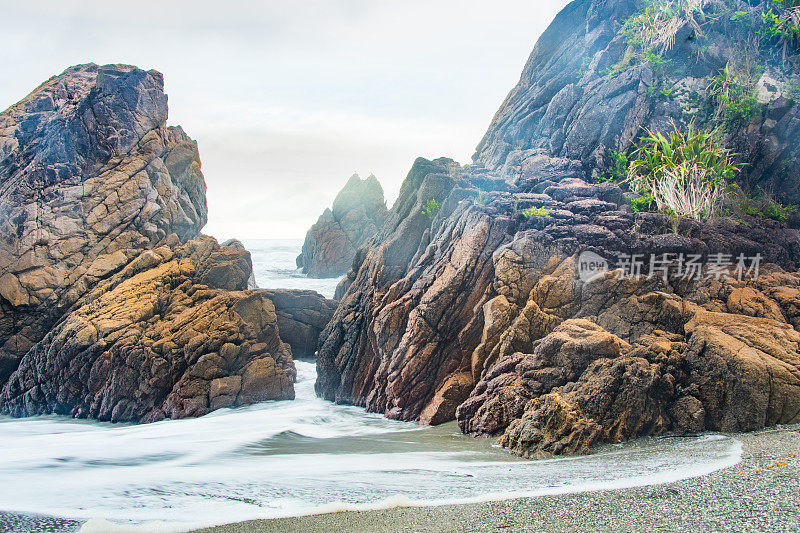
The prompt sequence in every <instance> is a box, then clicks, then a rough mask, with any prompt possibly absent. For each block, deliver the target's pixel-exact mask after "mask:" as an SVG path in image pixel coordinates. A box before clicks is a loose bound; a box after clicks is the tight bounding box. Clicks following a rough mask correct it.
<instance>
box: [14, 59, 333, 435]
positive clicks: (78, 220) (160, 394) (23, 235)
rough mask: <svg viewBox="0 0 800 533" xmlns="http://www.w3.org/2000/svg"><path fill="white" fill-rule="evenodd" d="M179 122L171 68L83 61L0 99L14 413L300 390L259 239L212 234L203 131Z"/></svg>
mask: <svg viewBox="0 0 800 533" xmlns="http://www.w3.org/2000/svg"><path fill="white" fill-rule="evenodd" d="M166 120H167V96H166V95H165V94H164V92H163V78H162V76H161V74H160V73H158V72H155V71H144V70H140V69H138V68H136V67H133V66H128V65H105V66H97V65H94V64H87V65H78V66H75V67H71V68H69V69H67V70H66V71H64V72H63V73H62V74H61V75H59V76H55V77H53V78H51V79H49V80H48V81H46V82H45V83H43V84H42V85H40V86H39V87H38V88H37V89H36V90H34V91H33V92H32V93H31V94H30V95H28V96H27V97H26V98H24V99H23V100H22V101H20V102H19V103H17V104H15V105H13V106H12V107H10V108H9V109H7V110H6V111H4V112H3V113H0V227H2V229H3V238H2V239H0V412H3V413H7V414H12V415H16V416H25V415H33V414H41V413H58V414H67V415H72V416H78V417H93V418H98V419H101V420H111V421H134V422H144V421H153V420H159V419H162V418H165V417H167V418H182V417H186V416H198V415H202V414H205V413H207V412H209V411H210V410H213V409H216V408H219V407H228V406H233V405H241V404H246V403H252V402H256V401H263V400H269V399H288V398H293V397H294V389H293V384H292V383H293V378H294V375H295V369H294V363H293V361H292V354H291V349H290V347H289V344H287V343H285V342H284V341H283V340H282V339H281V338H280V335H279V331H278V315H277V312H276V309H275V306H274V305H273V303H272V301H271V300H270V299H269V296H268V295H265V294H260V293H258V292H254V291H248V290H246V289H247V288H248V280H250V279H251V278H252V264H251V260H250V254H249V252H247V251H246V250H245V249H244V248H243V247H241V246H235V245H231V246H227V247H222V246H220V245H219V244H217V242H216V241H215V240H214V239H213V238H211V237H205V236H202V235H200V229H201V228H202V227H203V225H204V224H205V222H206V212H207V209H206V197H205V191H206V186H205V181H204V178H203V175H202V173H201V170H200V159H199V155H198V150H197V144H196V143H195V142H194V141H193V140H192V139H190V138H189V137H188V136H187V135H186V133H185V132H184V131H183V130H182V129H181V128H179V127H167V126H166ZM304 297H305V298H306V299H314V298H317V299H319V300H320V301H323V302H324V299H323V298H322V297H321V296H319V295H316V296H314V295H304ZM323 309H324V306H323ZM290 311H291V310H290ZM284 314H285V313H284ZM288 337H290V338H291V337H293V335H292V333H291V332H289V334H288Z"/></svg>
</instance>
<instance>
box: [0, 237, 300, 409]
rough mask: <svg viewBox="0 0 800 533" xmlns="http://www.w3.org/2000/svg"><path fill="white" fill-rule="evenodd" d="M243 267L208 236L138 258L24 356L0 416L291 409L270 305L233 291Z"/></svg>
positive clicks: (288, 366) (288, 374)
mask: <svg viewBox="0 0 800 533" xmlns="http://www.w3.org/2000/svg"><path fill="white" fill-rule="evenodd" d="M248 262H249V256H248V254H247V252H245V251H240V250H230V249H224V248H220V247H219V246H218V245H217V243H216V241H214V240H213V239H212V238H210V237H202V238H200V239H197V240H192V241H189V242H188V243H186V244H185V245H183V246H180V247H177V248H174V249H156V250H154V251H146V252H143V253H142V254H140V255H139V256H138V257H136V258H134V259H133V260H132V261H131V262H130V263H129V264H128V265H127V266H126V267H125V268H123V269H122V271H120V272H118V273H117V274H115V275H113V276H111V277H110V278H108V279H107V280H105V281H104V282H102V283H100V284H98V285H97V286H96V287H95V288H94V289H92V290H91V292H90V295H89V297H88V298H87V301H86V303H85V304H83V305H82V306H80V307H78V308H77V309H75V310H74V311H72V312H71V313H69V314H68V315H67V317H66V318H65V319H64V320H63V321H62V322H61V323H59V324H58V326H56V327H55V328H54V329H53V330H52V331H50V332H49V333H48V334H47V335H46V336H45V338H44V339H43V340H42V341H40V342H39V343H37V344H36V345H35V346H34V347H33V348H32V349H31V350H29V351H28V353H26V355H25V356H24V357H23V358H22V361H21V362H20V364H19V366H18V368H17V369H16V370H15V372H14V373H13V374H12V375H11V377H10V378H9V380H8V382H7V383H6V385H5V387H3V389H2V393H1V394H0V406H1V407H0V409H2V412H4V413H8V414H12V415H14V416H30V415H34V414H42V413H58V414H66V415H72V416H76V417H91V418H96V419H99V420H110V421H113V422H122V421H126V422H147V421H155V420H160V419H163V418H184V417H188V416H200V415H203V414H206V413H208V412H209V411H211V410H213V409H217V408H220V407H231V406H236V405H242V404H249V403H254V402H260V401H265V400H284V399H292V398H294V388H293V381H294V376H295V370H294V363H293V362H292V355H291V349H290V348H289V346H288V345H287V344H285V343H284V342H282V341H281V340H280V337H279V333H278V322H277V316H276V314H275V308H274V306H273V304H272V302H271V301H270V300H269V299H267V298H266V297H265V296H263V295H261V294H259V293H258V292H254V291H246V290H244V289H245V287H246V284H247V279H248V277H249V275H250V271H249V269H247V268H239V267H240V266H241V265H242V263H244V264H247V263H248Z"/></svg>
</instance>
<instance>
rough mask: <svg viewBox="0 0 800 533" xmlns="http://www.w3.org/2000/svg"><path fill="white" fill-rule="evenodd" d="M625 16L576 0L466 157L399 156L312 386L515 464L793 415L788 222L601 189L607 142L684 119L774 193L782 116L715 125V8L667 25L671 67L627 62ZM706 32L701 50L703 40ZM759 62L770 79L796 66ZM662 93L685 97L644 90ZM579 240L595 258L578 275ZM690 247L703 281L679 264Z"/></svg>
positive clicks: (789, 146) (785, 160)
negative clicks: (486, 441)
mask: <svg viewBox="0 0 800 533" xmlns="http://www.w3.org/2000/svg"><path fill="white" fill-rule="evenodd" d="M640 7H641V6H639V5H637V4H636V3H634V2H628V1H625V0H620V1H614V2H604V1H597V0H594V1H593V0H577V1H575V2H572V3H571V4H570V5H569V6H568V7H567V8H566V9H565V10H564V12H562V13H561V14H560V15H559V16H558V18H557V19H556V21H555V22H554V23H553V24H552V25H551V27H550V28H549V29H548V30H547V31H546V32H545V34H544V35H543V36H542V38H541V39H540V41H539V43H538V44H537V45H536V48H535V49H534V51H533V54H532V55H531V58H530V59H529V61H528V64H527V66H526V68H525V71H524V72H523V75H522V78H521V80H520V83H519V84H518V86H517V87H516V88H515V89H514V90H513V91H512V92H511V94H510V95H509V97H508V98H507V100H506V102H505V103H504V104H503V106H502V107H501V109H500V111H499V112H498V114H497V115H496V116H495V119H494V120H493V122H492V125H491V126H490V129H489V131H488V132H487V134H486V136H485V138H484V140H483V141H482V142H481V144H480V146H479V148H478V152H477V154H476V157H475V163H474V164H472V165H469V166H467V167H459V166H458V165H456V164H454V163H453V162H452V161H450V160H446V159H440V160H435V161H427V160H422V159H418V160H417V161H416V162H415V164H414V166H413V168H412V170H411V172H410V173H409V175H408V177H407V179H406V181H405V182H404V184H403V187H402V189H401V192H400V196H399V198H398V200H397V202H396V203H395V205H394V206H393V207H392V209H391V210H390V211H389V214H388V216H387V217H386V222H385V223H384V225H383V226H382V227H381V229H380V230H379V231H378V233H377V234H376V236H375V238H374V239H373V241H372V242H371V243H370V244H369V245H368V246H365V247H363V248H362V249H361V250H359V252H358V254H357V255H356V257H355V259H354V262H353V268H352V270H351V271H350V272H349V273H348V274H347V276H346V277H345V279H344V280H343V281H342V283H341V284H340V287H339V289H338V290H337V296H338V297H340V298H341V302H340V305H339V308H338V309H337V311H336V313H335V315H334V318H333V320H332V321H331V323H330V324H329V325H328V327H327V328H326V330H325V331H324V332H323V334H322V335H321V339H320V349H319V356H318V373H319V375H318V380H317V392H318V393H319V394H320V395H322V396H323V397H325V398H327V399H330V400H333V401H337V402H341V403H352V404H355V405H361V406H364V407H366V408H367V409H368V410H371V411H376V412H381V413H385V414H386V415H387V416H388V417H391V418H396V419H402V420H417V421H419V422H421V423H429V424H438V423H442V422H447V421H450V420H454V419H457V420H458V422H459V425H460V427H461V428H462V430H463V431H464V432H465V433H468V434H472V435H481V436H492V437H495V438H499V439H500V442H501V444H503V445H504V446H506V447H508V448H509V449H511V450H512V451H513V452H514V453H517V454H519V455H524V456H527V457H544V456H549V455H552V454H565V453H585V452H587V451H589V450H591V449H593V447H595V446H596V445H598V444H601V443H608V442H620V441H622V440H626V439H630V438H633V437H636V436H642V435H660V434H664V433H670V432H672V433H677V434H686V433H695V432H699V431H708V430H719V431H747V430H754V429H757V428H762V427H765V426H769V425H774V424H782V423H792V422H797V421H800V353H799V352H798V340H799V338H798V327H799V326H800V323H799V322H798V320H799V318H798V312H800V311H798V310H800V305H799V304H798V302H800V272H798V268H800V233H799V232H798V230H797V228H796V225H794V223H793V221H792V220H789V221H788V223H786V222H777V221H774V220H769V219H766V218H762V217H754V216H749V215H737V216H729V217H721V218H717V219H714V220H711V221H706V222H696V221H693V220H689V219H683V218H680V217H674V216H670V215H665V214H656V213H640V212H633V211H632V210H631V208H630V206H629V205H628V200H627V197H626V194H625V193H626V191H624V190H623V189H622V188H620V186H619V185H617V184H615V183H613V182H611V181H608V180H604V179H600V178H602V177H604V176H606V172H607V170H608V166H609V161H608V160H609V156H610V154H611V153H612V152H611V151H612V150H614V151H620V152H624V151H627V150H630V149H631V146H632V143H633V142H634V141H635V140H636V139H637V138H638V136H640V135H642V134H643V132H645V131H646V129H648V128H650V129H656V130H658V129H664V128H672V127H674V125H673V124H676V125H678V127H681V126H685V125H686V124H688V123H689V122H690V121H692V120H694V121H695V125H696V126H698V127H700V126H703V127H705V126H708V127H713V126H715V125H718V126H720V127H721V128H723V127H726V128H727V129H723V130H722V131H723V132H724V133H723V135H724V137H725V139H726V143H728V144H729V145H733V146H735V147H736V151H737V152H738V153H739V155H738V156H737V157H738V158H739V160H740V161H741V164H742V168H743V169H744V170H743V172H742V175H741V180H742V183H741V185H742V186H743V187H747V186H748V185H759V186H762V187H764V188H769V189H771V190H773V191H774V193H775V194H776V195H777V196H779V197H782V198H784V199H789V200H791V199H792V198H796V197H797V196H796V192H797V190H798V189H797V187H795V186H793V185H792V183H793V182H792V179H794V178H792V176H795V175H796V174H797V173H796V172H794V171H792V170H791V169H793V168H794V166H796V164H797V158H795V157H794V156H793V155H792V154H793V153H794V151H795V150H796V143H794V142H793V141H792V139H794V138H796V137H797V135H798V133H800V132H798V129H797V128H798V127H800V126H799V125H800V122H798V121H797V120H796V119H795V118H794V117H796V116H797V113H798V111H797V107H796V106H795V105H794V104H793V103H791V102H790V101H788V100H787V99H785V98H784V99H781V98H780V97H776V98H765V99H764V101H763V102H762V103H760V104H759V105H760V107H759V108H758V109H759V110H760V111H759V112H758V113H757V114H755V115H753V116H751V117H749V118H748V119H747V121H745V122H743V123H741V124H739V123H736V124H733V123H731V122H728V121H727V119H723V118H721V115H719V114H717V113H716V112H715V111H714V109H713V107H714V106H715V105H716V104H715V103H714V101H713V98H714V97H713V94H712V92H713V88H712V87H711V83H712V80H711V78H713V77H714V76H715V75H716V74H717V73H718V72H719V71H720V70H721V69H723V68H724V67H725V66H726V65H728V64H733V62H734V61H736V60H738V59H739V58H737V57H736V55H737V54H736V50H737V48H736V45H735V43H736V42H737V39H738V37H737V36H738V35H739V33H738V32H739V31H740V29H737V28H738V27H737V28H734V27H732V26H731V25H730V24H728V20H729V18H730V17H728V18H724V17H713V16H711V15H712V13H714V10H721V9H723V8H724V9H729V6H728V7H725V6H723V5H722V4H720V3H717V2H704V3H703V7H704V8H705V9H706V13H707V14H708V15H709V17H708V19H707V20H706V21H705V23H704V25H703V26H702V33H703V35H705V37H703V38H700V33H699V32H698V30H697V29H696V28H694V27H693V26H692V25H691V24H689V23H688V22H684V23H682V25H680V27H679V28H678V31H677V32H676V33H675V38H674V39H675V41H674V45H673V46H672V47H669V48H666V49H665V50H664V52H663V59H664V61H666V62H667V64H668V65H670V67H669V70H667V71H664V70H663V69H662V67H663V65H664V63H663V62H657V61H656V60H655V59H641V60H636V59H635V58H634V59H633V60H631V58H630V57H629V56H628V54H629V53H631V47H633V46H634V45H633V44H631V42H630V41H629V35H630V34H629V32H628V31H627V30H626V26H625V24H626V20H627V19H628V18H630V17H631V16H632V15H633V14H634V13H636V12H637V10H638V9H639V8H640ZM739 7H740V8H741V9H742V10H743V11H746V12H747V13H750V11H751V10H752V9H753V8H752V7H750V6H749V5H746V4H744V3H741V4H740V6H739ZM756 15H758V13H756ZM760 20H761V19H760V17H756V16H755V15H754V16H753V18H752V21H749V22H748V24H750V23H752V24H753V25H756V24H758V23H759V22H758V21H760ZM705 39H708V40H710V41H712V42H714V43H716V44H717V46H715V47H713V49H710V50H709V49H703V50H701V48H702V47H703V45H702V44H700V43H701V42H708V41H706V40H705ZM764 54H766V55H764V56H763V57H764V58H765V59H764V60H765V61H767V64H768V70H769V71H770V73H771V76H772V78H773V79H780V80H782V81H781V82H780V84H781V86H782V87H787V86H788V85H787V84H789V83H790V82H791V80H793V79H795V78H796V73H795V72H794V71H793V70H792V67H791V66H788V67H787V66H784V65H782V64H781V63H780V58H772V59H770V58H771V57H772V56H769V55H768V53H767V52H764ZM611 67H616V68H614V69H612V68H611ZM679 87H684V89H686V88H687V87H688V88H689V89H686V90H685V91H684V92H685V94H684V92H681V91H678V92H673V93H671V92H669V91H661V89H664V88H666V89H669V88H679ZM695 89H696V90H695ZM676 91H677V89H676ZM692 92H693V93H696V94H692V95H691V97H690V94H689V93H692ZM664 94H675V95H676V97H675V98H671V97H670V98H666V97H664V96H663V95H664ZM697 98H699V99H700V102H699V105H698V101H697ZM704 99H705V100H704ZM704 102H705V103H704ZM734 126H735V127H734ZM430 200H436V202H435V205H439V206H440V209H439V210H438V211H437V212H435V213H433V214H431V213H430V209H427V208H425V206H429V205H431V202H430ZM532 208H534V209H532ZM587 252H590V253H591V254H594V255H592V257H594V258H597V257H599V259H600V260H601V261H604V262H607V263H608V265H609V268H607V269H603V271H602V272H599V273H597V274H596V275H593V276H585V275H584V274H585V272H584V271H583V270H582V266H581V257H585V255H583V254H585V253H587ZM665 254H667V255H665ZM690 257H691V258H692V261H694V262H695V263H696V264H697V263H699V264H701V265H702V266H701V270H700V272H699V274H698V273H697V271H695V272H694V274H693V275H688V273H687V271H686V264H687V263H686V261H687V259H688V258H690ZM740 257H741V258H742V260H741V261H739V258H740ZM636 258H638V259H639V261H640V262H639V263H637V260H636ZM745 258H746V261H745ZM651 260H652V261H653V263H652V265H653V266H652V267H651V263H650V261H651ZM667 260H668V261H667ZM659 261H661V262H663V263H659ZM667 263H668V264H669V267H668V268H666V267H664V269H662V270H659V268H658V265H659V264H661V265H662V267H663V266H664V265H665V264H667ZM756 266H759V267H760V269H759V268H755V267H756ZM654 267H655V268H654Z"/></svg>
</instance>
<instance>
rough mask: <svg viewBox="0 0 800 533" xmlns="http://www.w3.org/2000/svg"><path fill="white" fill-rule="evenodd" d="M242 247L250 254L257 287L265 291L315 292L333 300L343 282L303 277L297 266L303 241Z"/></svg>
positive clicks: (250, 241)
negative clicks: (292, 290)
mask: <svg viewBox="0 0 800 533" xmlns="http://www.w3.org/2000/svg"><path fill="white" fill-rule="evenodd" d="M242 244H244V246H245V248H247V249H248V250H249V251H250V256H251V258H252V260H253V273H254V274H255V276H256V283H257V284H258V286H259V287H260V288H262V289H311V290H313V291H317V292H318V293H320V294H321V295H323V296H324V297H325V298H333V293H334V292H335V291H336V285H338V284H339V281H340V280H341V279H342V277H338V278H323V279H314V278H309V277H306V276H305V275H303V273H302V272H301V271H300V269H298V268H297V263H295V259H296V258H297V256H298V255H299V254H300V251H301V250H302V247H303V240H302V239H248V240H243V241H242Z"/></svg>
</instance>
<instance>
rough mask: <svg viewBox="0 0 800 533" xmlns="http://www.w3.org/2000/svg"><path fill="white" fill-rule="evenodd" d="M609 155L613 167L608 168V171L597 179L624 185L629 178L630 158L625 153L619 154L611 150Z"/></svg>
mask: <svg viewBox="0 0 800 533" xmlns="http://www.w3.org/2000/svg"><path fill="white" fill-rule="evenodd" d="M608 155H609V157H610V159H611V166H609V167H608V170H606V171H605V172H603V173H602V174H601V175H600V177H598V178H597V180H598V181H601V182H603V181H610V182H612V183H622V182H623V181H625V179H626V178H627V177H628V165H629V163H630V162H629V161H628V156H627V155H626V154H625V152H617V151H614V150H609V151H608Z"/></svg>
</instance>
